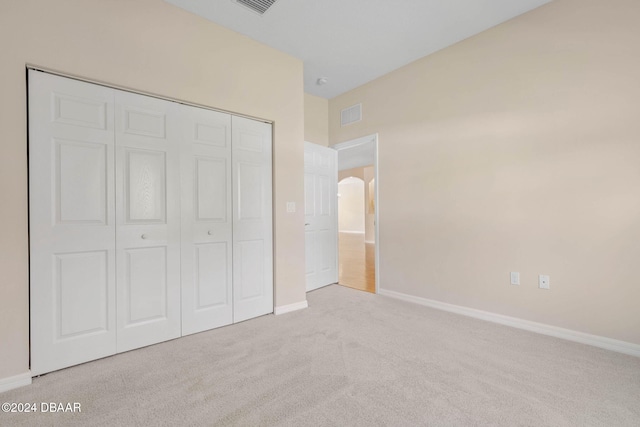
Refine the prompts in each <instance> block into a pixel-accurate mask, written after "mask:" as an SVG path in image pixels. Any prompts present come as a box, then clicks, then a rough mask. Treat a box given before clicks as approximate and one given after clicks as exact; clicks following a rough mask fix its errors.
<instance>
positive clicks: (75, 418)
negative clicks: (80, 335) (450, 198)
mask: <svg viewBox="0 0 640 427" xmlns="http://www.w3.org/2000/svg"><path fill="white" fill-rule="evenodd" d="M308 301H309V308H308V309H305V310H301V311H297V312H293V313H289V314H285V315H281V316H273V315H269V316H263V317H260V318H257V319H253V320H249V321H246V322H243V323H239V324H236V325H233V326H228V327H224V328H220V329H216V330H212V331H208V332H204V333H200V334H196V335H191V336H188V337H184V338H180V339H177V340H173V341H170V342H166V343H163V344H157V345H154V346H150V347H146V348H143V349H139V350H135V351H131V352H128V353H123V354H119V355H116V356H113V357H109V358H105V359H102V360H98V361H95V362H91V363H86V364H84V365H80V366H76V367H73V368H69V369H65V370H62V371H58V372H54V373H51V374H48V375H46V376H43V377H40V378H36V379H35V380H34V383H33V385H31V386H28V387H23V388H21V389H17V390H12V391H10V392H6V393H3V394H0V401H2V402H36V403H39V402H63V403H67V402H79V403H81V405H82V406H81V408H82V412H81V413H76V414H73V413H53V414H52V413H30V414H24V413H23V414H5V413H0V425H12V426H14V425H30V426H32V425H83V426H91V425H105V426H114V425H118V426H124V425H137V426H157V425H172V426H173V425H239V426H270V425H287V426H304V425H313V426H323V425H326V426H371V425H388V426H415V425H447V426H470V425H482V426H485V425H487V426H488V425H491V426H514V425H535V426H567V425H569V426H571V425H575V426H638V425H640V399H639V398H638V396H640V359H639V358H635V357H631V356H625V355H622V354H618V353H613V352H610V351H606V350H601V349H598V348H595V347H589V346H586V345H581V344H576V343H572V342H569V341H564V340H560V339H556V338H551V337H547V336H543V335H537V334H534V333H530V332H526V331H522V330H518V329H512V328H509V327H506V326H501V325H496V324H492V323H488V322H484V321H481V320H476V319H471V318H467V317H462V316H459V315H455V314H451V313H446V312H442V311H438V310H434V309H430V308H427V307H422V306H419V305H414V304H411V303H406V302H402V301H396V300H393V299H389V298H386V297H383V296H379V295H375V294H370V293H366V292H358V291H355V290H353V289H349V288H345V287H342V286H335V285H333V286H328V287H325V288H322V289H319V290H317V291H314V292H311V293H309V294H308Z"/></svg>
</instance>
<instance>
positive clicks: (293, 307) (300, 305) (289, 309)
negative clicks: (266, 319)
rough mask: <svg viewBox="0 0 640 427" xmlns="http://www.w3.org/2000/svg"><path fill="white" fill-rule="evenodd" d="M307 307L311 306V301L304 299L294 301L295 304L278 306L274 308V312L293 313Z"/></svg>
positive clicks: (278, 313) (277, 313)
mask: <svg viewBox="0 0 640 427" xmlns="http://www.w3.org/2000/svg"><path fill="white" fill-rule="evenodd" d="M307 307H309V303H308V302H307V300H304V301H299V302H294V303H293V304H287V305H281V306H279V307H276V308H275V309H274V310H273V313H274V314H275V315H276V316H278V315H280V314H285V313H291V312H292V311H298V310H303V309H305V308H307Z"/></svg>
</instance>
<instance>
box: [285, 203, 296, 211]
mask: <svg viewBox="0 0 640 427" xmlns="http://www.w3.org/2000/svg"><path fill="white" fill-rule="evenodd" d="M287 213H296V202H287Z"/></svg>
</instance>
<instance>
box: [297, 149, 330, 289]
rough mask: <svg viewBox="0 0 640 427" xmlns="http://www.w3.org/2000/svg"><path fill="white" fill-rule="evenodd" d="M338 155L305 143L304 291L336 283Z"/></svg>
mask: <svg viewBox="0 0 640 427" xmlns="http://www.w3.org/2000/svg"><path fill="white" fill-rule="evenodd" d="M337 164H338V157H337V152H336V151H335V150H334V149H332V148H327V147H322V146H320V145H317V144H312V143H310V142H305V145H304V198H305V201H304V218H305V258H306V261H305V264H306V287H307V291H312V290H314V289H317V288H320V287H322V286H326V285H329V284H332V283H337V282H338V240H337V237H338V213H337V194H338V190H337V187H338V167H337Z"/></svg>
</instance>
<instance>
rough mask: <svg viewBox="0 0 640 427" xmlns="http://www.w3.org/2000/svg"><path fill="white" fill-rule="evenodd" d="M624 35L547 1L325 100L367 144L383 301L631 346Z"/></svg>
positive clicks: (635, 192) (636, 102) (347, 130)
mask: <svg viewBox="0 0 640 427" xmlns="http://www.w3.org/2000/svg"><path fill="white" fill-rule="evenodd" d="M638 22H640V2H638V1H637V0H611V1H606V2H605V1H601V0H556V1H554V2H552V3H550V4H548V5H546V6H543V7H541V8H539V9H537V10H534V11H532V12H530V13H527V14H525V15H522V16H520V17H518V18H516V19H514V20H511V21H509V22H506V23H504V24H503V25H500V26H498V27H495V28H493V29H491V30H489V31H486V32H484V33H482V34H480V35H478V36H475V37H472V38H470V39H467V40H465V41H463V42H461V43H458V44H457V45H455V46H452V47H450V48H447V49H444V50H442V51H440V52H438V53H436V54H434V55H432V56H429V57H427V58H423V59H421V60H419V61H417V62H414V63H412V64H410V65H408V66H405V67H403V68H401V69H399V70H397V71H395V72H393V73H391V74H388V75H386V76H383V77H382V78H380V79H377V80H375V81H373V82H371V83H369V84H366V85H364V86H362V87H360V88H357V89H355V90H353V91H351V92H348V93H346V94H344V95H342V96H339V97H336V98H334V99H332V100H331V101H330V105H329V107H330V108H329V113H330V142H331V144H335V143H338V142H342V141H346V140H350V139H354V138H357V137H361V136H364V135H369V134H372V133H375V132H378V133H379V180H378V185H379V197H380V200H379V201H378V202H379V203H378V206H377V207H378V208H379V220H380V235H379V242H378V244H379V246H380V261H381V263H380V285H381V287H382V288H383V289H390V290H394V291H398V292H403V293H407V294H411V295H416V296H420V297H425V298H431V299H435V300H439V301H444V302H447V303H451V304H457V305H461V306H467V307H473V308H477V309H481V310H487V311H491V312H495V313H501V314H505V315H509V316H515V317H519V318H523V319H528V320H532V321H537V322H542V323H546V324H551V325H556V326H560V327H564V328H569V329H573V330H578V331H583V332H587V333H591V334H596V335H602V336H606V337H610V338H614V339H620V340H625V341H629V342H632V343H636V344H640V310H639V309H638V301H640V279H639V276H638V269H637V264H638V259H640V166H639V164H640V163H639V159H640V84H638V76H640V55H639V54H638V40H640V25H638ZM357 102H362V103H363V111H365V112H366V114H365V115H364V116H363V120H362V121H361V122H359V123H355V124H352V125H349V126H348V127H344V128H340V127H339V112H340V109H342V108H344V107H347V106H349V105H353V104H355V103H357ZM510 271H519V272H520V273H521V281H522V285H521V286H511V285H510V284H509V272H510ZM538 274H549V275H550V276H551V290H541V289H538V287H537V275H538Z"/></svg>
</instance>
